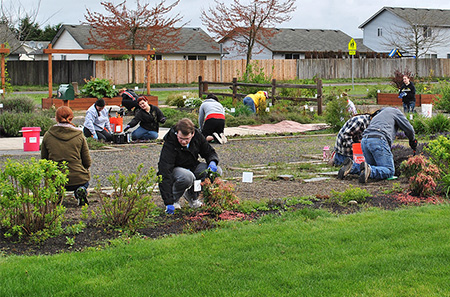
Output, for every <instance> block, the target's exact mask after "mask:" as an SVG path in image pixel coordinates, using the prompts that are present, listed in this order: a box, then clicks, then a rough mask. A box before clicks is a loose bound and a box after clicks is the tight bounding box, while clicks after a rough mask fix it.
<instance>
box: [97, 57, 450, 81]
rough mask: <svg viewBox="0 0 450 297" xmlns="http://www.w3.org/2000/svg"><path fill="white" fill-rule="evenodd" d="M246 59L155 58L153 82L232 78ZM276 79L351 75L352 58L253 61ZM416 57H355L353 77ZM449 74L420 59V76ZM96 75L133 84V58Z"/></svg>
mask: <svg viewBox="0 0 450 297" xmlns="http://www.w3.org/2000/svg"><path fill="white" fill-rule="evenodd" d="M245 61H246V60H223V61H222V63H221V61H220V60H201V61H191V60H156V61H151V62H150V79H149V81H150V83H151V84H155V83H194V82H196V81H197V78H198V77H199V76H202V77H203V78H204V79H206V80H209V81H217V82H219V81H222V82H226V81H232V79H233V78H234V77H240V76H242V74H243V73H244V72H245ZM252 63H257V66H256V67H254V69H259V68H263V69H264V70H263V71H264V73H265V74H266V75H267V76H271V77H272V78H274V79H276V80H294V79H311V78H314V77H317V78H321V79H338V78H351V77H352V65H351V59H303V60H254V61H252ZM414 64H415V59H410V58H401V59H393V58H387V59H378V58H377V59H355V60H354V75H353V76H354V78H374V77H385V78H389V77H392V76H393V75H394V72H395V70H397V69H398V70H405V69H409V70H410V71H414V69H415V65H414ZM431 72H432V74H433V76H436V77H449V76H450V59H419V60H418V75H419V76H422V77H426V76H429V75H430V73H431ZM95 76H96V77H99V78H107V79H111V80H112V81H113V82H114V83H115V84H126V83H131V61H126V60H125V61H96V62H95ZM136 82H137V83H144V82H146V77H145V65H144V61H136Z"/></svg>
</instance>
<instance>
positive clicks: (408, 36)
mask: <svg viewBox="0 0 450 297" xmlns="http://www.w3.org/2000/svg"><path fill="white" fill-rule="evenodd" d="M401 17H402V19H403V20H404V21H405V23H404V24H403V25H397V26H396V27H390V28H387V33H388V34H386V35H387V36H386V37H385V41H384V42H383V45H384V46H387V47H391V48H396V49H399V50H400V51H401V52H406V53H410V54H413V55H414V56H415V57H416V60H415V63H414V67H415V73H416V74H417V71H418V60H417V59H418V58H420V57H423V56H425V55H426V54H427V53H428V52H429V51H430V50H431V49H432V48H437V47H440V46H443V45H448V42H449V37H448V32H449V31H448V29H447V28H444V27H442V26H441V25H440V24H441V20H440V18H437V17H436V15H435V13H434V11H433V10H429V9H409V10H408V11H407V13H404V14H402V16H401Z"/></svg>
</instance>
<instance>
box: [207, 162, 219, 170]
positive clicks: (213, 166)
mask: <svg viewBox="0 0 450 297" xmlns="http://www.w3.org/2000/svg"><path fill="white" fill-rule="evenodd" d="M208 169H210V170H211V171H212V172H217V164H216V162H214V161H211V162H209V165H208Z"/></svg>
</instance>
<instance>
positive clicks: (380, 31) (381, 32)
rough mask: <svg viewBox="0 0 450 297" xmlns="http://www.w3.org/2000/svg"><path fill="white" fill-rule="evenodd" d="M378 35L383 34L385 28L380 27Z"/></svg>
mask: <svg viewBox="0 0 450 297" xmlns="http://www.w3.org/2000/svg"><path fill="white" fill-rule="evenodd" d="M377 36H378V37H381V36H383V28H378V35H377Z"/></svg>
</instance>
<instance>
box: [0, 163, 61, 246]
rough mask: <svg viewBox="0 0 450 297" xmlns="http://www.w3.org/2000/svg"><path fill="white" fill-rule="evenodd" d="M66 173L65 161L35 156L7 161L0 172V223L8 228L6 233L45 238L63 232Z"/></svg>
mask: <svg viewBox="0 0 450 297" xmlns="http://www.w3.org/2000/svg"><path fill="white" fill-rule="evenodd" d="M67 174H68V169H67V166H66V164H65V163H62V164H59V165H58V164H57V163H56V162H53V161H50V160H43V159H41V160H36V159H35V158H31V159H30V160H25V161H24V162H23V163H20V162H17V161H11V160H8V161H6V163H5V164H4V167H3V170H2V172H1V174H0V177H1V179H0V224H1V226H3V227H4V228H6V230H7V231H6V233H5V236H7V237H10V236H13V235H15V234H16V235H18V236H19V237H21V236H23V235H28V236H35V237H36V238H38V239H41V240H44V239H46V238H47V237H49V236H51V235H52V234H57V233H58V232H60V231H61V223H62V222H63V220H64V213H65V208H64V206H62V205H61V201H62V199H61V197H63V196H64V193H65V189H64V185H65V184H66V183H67V181H68V178H67Z"/></svg>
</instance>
